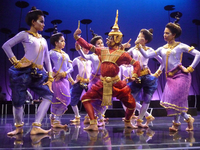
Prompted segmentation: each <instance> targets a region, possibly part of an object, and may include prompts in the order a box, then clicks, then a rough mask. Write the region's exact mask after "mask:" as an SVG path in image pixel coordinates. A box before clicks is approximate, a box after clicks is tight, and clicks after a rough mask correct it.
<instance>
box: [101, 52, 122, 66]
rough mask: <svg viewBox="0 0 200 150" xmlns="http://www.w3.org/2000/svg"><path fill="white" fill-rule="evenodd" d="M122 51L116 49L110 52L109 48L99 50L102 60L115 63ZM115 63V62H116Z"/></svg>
mask: <svg viewBox="0 0 200 150" xmlns="http://www.w3.org/2000/svg"><path fill="white" fill-rule="evenodd" d="M123 53H124V51H122V50H116V51H114V52H112V53H111V54H110V52H109V49H102V50H101V61H102V63H103V62H112V63H114V64H116V61H117V60H118V58H119V57H120V56H121V55H122V54H123ZM116 65H117V64H116Z"/></svg>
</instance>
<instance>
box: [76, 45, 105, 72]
mask: <svg viewBox="0 0 200 150" xmlns="http://www.w3.org/2000/svg"><path fill="white" fill-rule="evenodd" d="M78 53H79V55H80V56H81V57H83V58H85V59H86V60H90V61H91V62H92V74H96V75H100V74H101V69H100V64H99V63H100V60H99V57H98V56H97V55H96V54H95V53H93V54H87V55H86V54H84V53H83V51H82V50H81V49H80V50H78Z"/></svg>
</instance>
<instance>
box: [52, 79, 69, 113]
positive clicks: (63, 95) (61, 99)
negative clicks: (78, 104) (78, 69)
mask: <svg viewBox="0 0 200 150" xmlns="http://www.w3.org/2000/svg"><path fill="white" fill-rule="evenodd" d="M52 88H53V92H54V97H53V100H52V105H51V113H52V114H54V115H57V116H61V115H63V114H64V113H65V111H67V106H68V105H69V104H70V102H71V96H70V85H69V81H68V80H67V79H61V80H59V81H54V82H53V84H52Z"/></svg>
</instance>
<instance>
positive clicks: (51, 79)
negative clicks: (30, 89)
mask: <svg viewBox="0 0 200 150" xmlns="http://www.w3.org/2000/svg"><path fill="white" fill-rule="evenodd" d="M48 76H49V77H48V81H50V82H53V81H54V78H53V72H48Z"/></svg>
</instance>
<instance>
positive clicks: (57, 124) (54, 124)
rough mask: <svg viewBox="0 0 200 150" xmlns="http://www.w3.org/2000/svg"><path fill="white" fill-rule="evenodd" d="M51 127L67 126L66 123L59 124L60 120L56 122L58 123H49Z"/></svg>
mask: <svg viewBox="0 0 200 150" xmlns="http://www.w3.org/2000/svg"><path fill="white" fill-rule="evenodd" d="M51 127H53V128H67V127H68V126H67V125H66V124H64V125H63V124H61V123H60V122H58V123H54V122H53V123H52V124H51Z"/></svg>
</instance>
